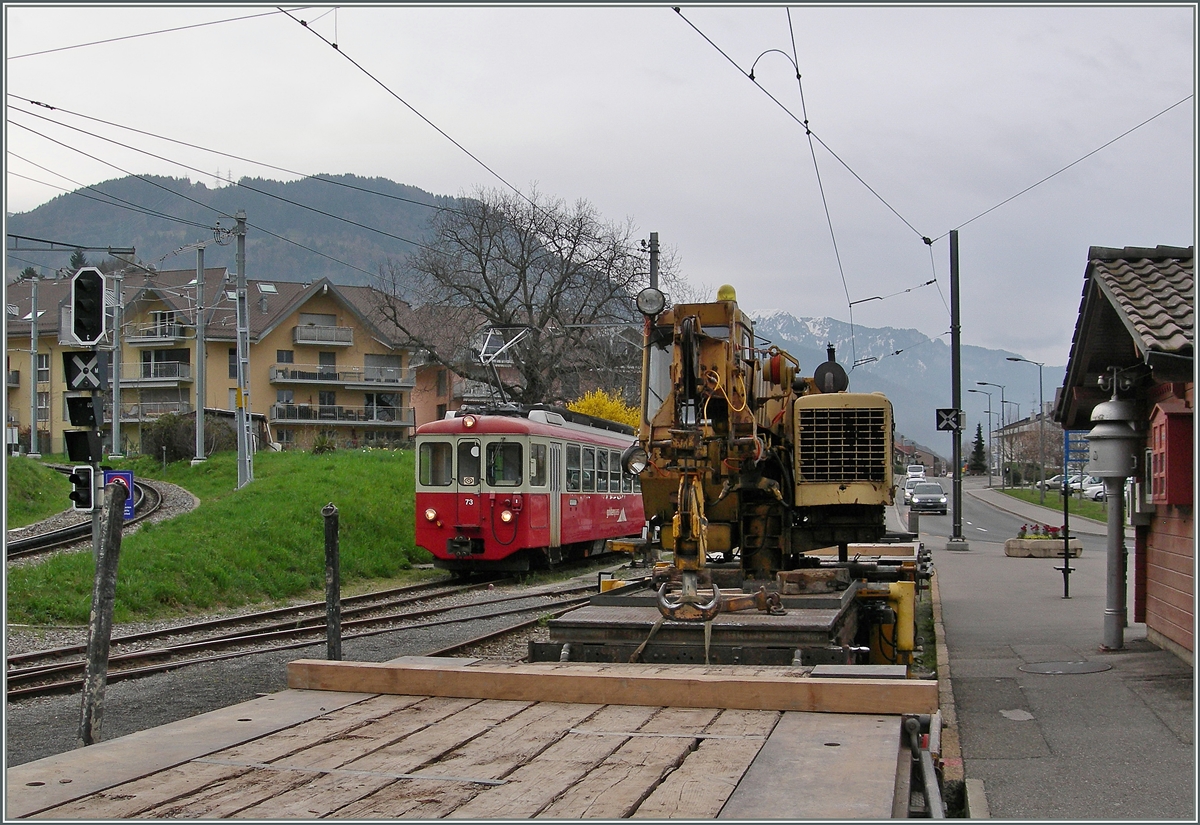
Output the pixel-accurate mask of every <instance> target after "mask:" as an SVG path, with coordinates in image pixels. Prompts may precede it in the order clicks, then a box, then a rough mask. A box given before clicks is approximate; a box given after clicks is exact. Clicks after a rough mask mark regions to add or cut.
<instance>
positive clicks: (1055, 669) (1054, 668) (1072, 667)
mask: <svg viewBox="0 0 1200 825" xmlns="http://www.w3.org/2000/svg"><path fill="white" fill-rule="evenodd" d="M1017 670H1023V671H1025V672H1026V673H1047V674H1049V675H1051V676H1060V675H1062V674H1064V673H1100V672H1101V671H1105V670H1112V665H1106V664H1103V663H1101V662H1034V663H1033V664H1029V665H1021V666H1020V667H1019V668H1017Z"/></svg>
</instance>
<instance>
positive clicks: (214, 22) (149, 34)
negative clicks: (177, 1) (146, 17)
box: [6, 9, 286, 60]
mask: <svg viewBox="0 0 1200 825" xmlns="http://www.w3.org/2000/svg"><path fill="white" fill-rule="evenodd" d="M280 12H283V9H276V10H275V11H265V12H259V13H258V14H246V15H242V16H241V17H229V18H226V19H224V20H210V21H208V22H207V23H192V24H190V25H187V26H174V27H172V28H169V29H158V30H157V31H150V32H139V33H138V34H125V35H122V36H120V37H109V38H106V39H104V40H93V41H91V42H88V43H76V44H75V45H73V46H59V47H57V48H54V49H42V50H41V51H36V52H26V53H25V54H12V55H9V56H8V57H7V58H6V59H8V60H20V59H21V58H23V57H37V56H38V55H43V54H54V53H55V52H65V51H70V50H71V49H84V48H87V47H89V46H101V45H104V44H105V43H119V42H120V41H122V40H133V39H135V38H138V37H153V36H155V35H159V34H168V33H170V32H180V31H185V30H187V29H199V28H203V27H204V26H216V25H219V24H221V23H236V22H238V21H241V20H252V19H254V18H255V17H269V16H271V15H274V14H279V13H280ZM284 13H286V12H284Z"/></svg>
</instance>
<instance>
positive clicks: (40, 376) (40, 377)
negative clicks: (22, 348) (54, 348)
mask: <svg viewBox="0 0 1200 825" xmlns="http://www.w3.org/2000/svg"><path fill="white" fill-rule="evenodd" d="M37 382H38V383H39V384H48V383H50V353H48V352H39V353H38V357H37Z"/></svg>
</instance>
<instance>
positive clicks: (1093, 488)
mask: <svg viewBox="0 0 1200 825" xmlns="http://www.w3.org/2000/svg"><path fill="white" fill-rule="evenodd" d="M1104 496H1105V492H1104V484H1102V483H1101V484H1089V485H1088V486H1087V487H1084V488H1083V497H1084V498H1086V499H1091V500H1092V501H1104Z"/></svg>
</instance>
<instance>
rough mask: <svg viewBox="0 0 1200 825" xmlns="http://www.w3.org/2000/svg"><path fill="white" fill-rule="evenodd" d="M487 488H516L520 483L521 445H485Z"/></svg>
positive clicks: (506, 443)
mask: <svg viewBox="0 0 1200 825" xmlns="http://www.w3.org/2000/svg"><path fill="white" fill-rule="evenodd" d="M487 483H488V486H489V487H516V486H517V485H519V484H520V483H521V445H520V444H512V443H508V442H504V441H501V442H499V443H498V444H497V443H493V444H489V445H487Z"/></svg>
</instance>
